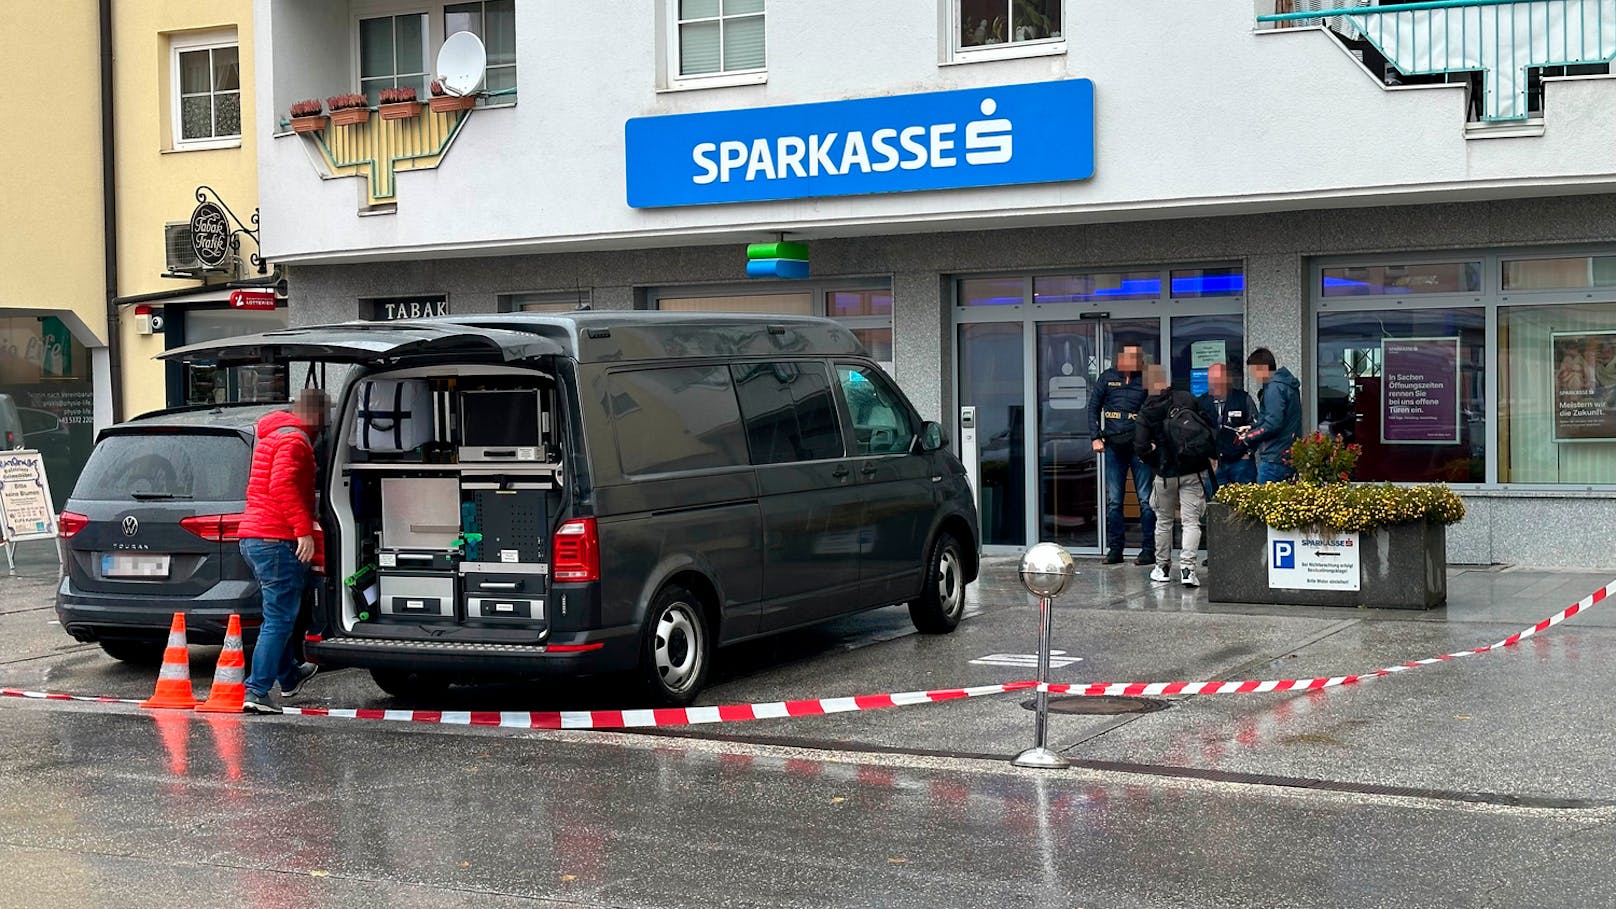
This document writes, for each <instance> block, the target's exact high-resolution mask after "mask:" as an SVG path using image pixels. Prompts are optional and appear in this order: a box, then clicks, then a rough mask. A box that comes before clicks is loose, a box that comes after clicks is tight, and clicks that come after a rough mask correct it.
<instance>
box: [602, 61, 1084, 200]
mask: <svg viewBox="0 0 1616 909" xmlns="http://www.w3.org/2000/svg"><path fill="white" fill-rule="evenodd" d="M624 133H625V135H624V139H625V143H626V149H627V152H626V162H627V171H628V173H627V177H628V204H629V205H630V206H632V207H634V208H658V207H666V206H675V205H713V204H719V203H726V202H760V201H765V200H773V199H806V198H814V197H821V196H853V195H866V194H871V193H898V192H917V191H920V190H928V189H963V188H966V187H973V186H1008V185H1014V184H1023V183H1056V182H1064V181H1070V180H1086V179H1088V178H1089V177H1092V176H1093V175H1094V83H1093V82H1092V81H1090V80H1088V79H1066V80H1061V81H1058V82H1035V83H1031V84H1026V85H1000V86H994V87H992V88H972V89H964V90H960V91H947V92H927V93H924V94H916V95H895V96H891V97H885V98H861V99H857V100H852V101H826V102H821V103H817V104H792V105H787V106H784V107H761V108H750V109H746V110H728V111H712V112H709V113H697V114H674V115H671V116H666V117H637V118H635V119H632V120H629V121H628V124H627V126H626V127H625V129H624Z"/></svg>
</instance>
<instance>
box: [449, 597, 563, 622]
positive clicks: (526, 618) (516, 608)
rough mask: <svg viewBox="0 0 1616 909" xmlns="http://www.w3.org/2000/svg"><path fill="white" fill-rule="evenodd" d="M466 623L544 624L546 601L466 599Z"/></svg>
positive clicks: (487, 598)
mask: <svg viewBox="0 0 1616 909" xmlns="http://www.w3.org/2000/svg"><path fill="white" fill-rule="evenodd" d="M466 621H468V622H500V621H515V622H542V621H544V601H543V600H535V599H519V598H515V597H492V596H468V597H466Z"/></svg>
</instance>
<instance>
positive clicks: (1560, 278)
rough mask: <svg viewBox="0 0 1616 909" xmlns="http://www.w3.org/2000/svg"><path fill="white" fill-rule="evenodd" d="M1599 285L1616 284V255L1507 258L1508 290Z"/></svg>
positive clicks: (1615, 285) (1505, 264)
mask: <svg viewBox="0 0 1616 909" xmlns="http://www.w3.org/2000/svg"><path fill="white" fill-rule="evenodd" d="M1596 287H1616V256H1572V257H1567V258H1560V259H1505V260H1504V290H1505V291H1506V292H1509V291H1528V290H1591V289H1593V288H1596Z"/></svg>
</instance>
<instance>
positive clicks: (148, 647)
mask: <svg viewBox="0 0 1616 909" xmlns="http://www.w3.org/2000/svg"><path fill="white" fill-rule="evenodd" d="M163 643H164V642H162V641H119V640H112V641H102V642H101V649H102V650H103V651H105V652H106V655H107V656H109V657H112V658H113V659H115V660H117V661H119V662H121V663H128V664H129V665H131V666H156V665H157V664H159V663H161V662H162V661H163V650H164V647H163Z"/></svg>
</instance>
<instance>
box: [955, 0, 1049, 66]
mask: <svg viewBox="0 0 1616 909" xmlns="http://www.w3.org/2000/svg"><path fill="white" fill-rule="evenodd" d="M952 4H953V7H954V16H953V19H954V26H955V28H956V31H955V33H954V36H955V48H956V50H957V51H963V52H965V55H967V56H968V55H970V54H971V52H973V51H976V52H980V51H984V50H987V51H992V50H999V49H1002V48H1004V47H1005V46H1010V47H1014V48H1020V47H1028V46H1034V45H1039V44H1043V45H1049V44H1053V43H1056V42H1059V41H1060V39H1061V38H1062V37H1063V36H1064V32H1063V30H1062V24H1061V6H1062V3H1061V0H952Z"/></svg>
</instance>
